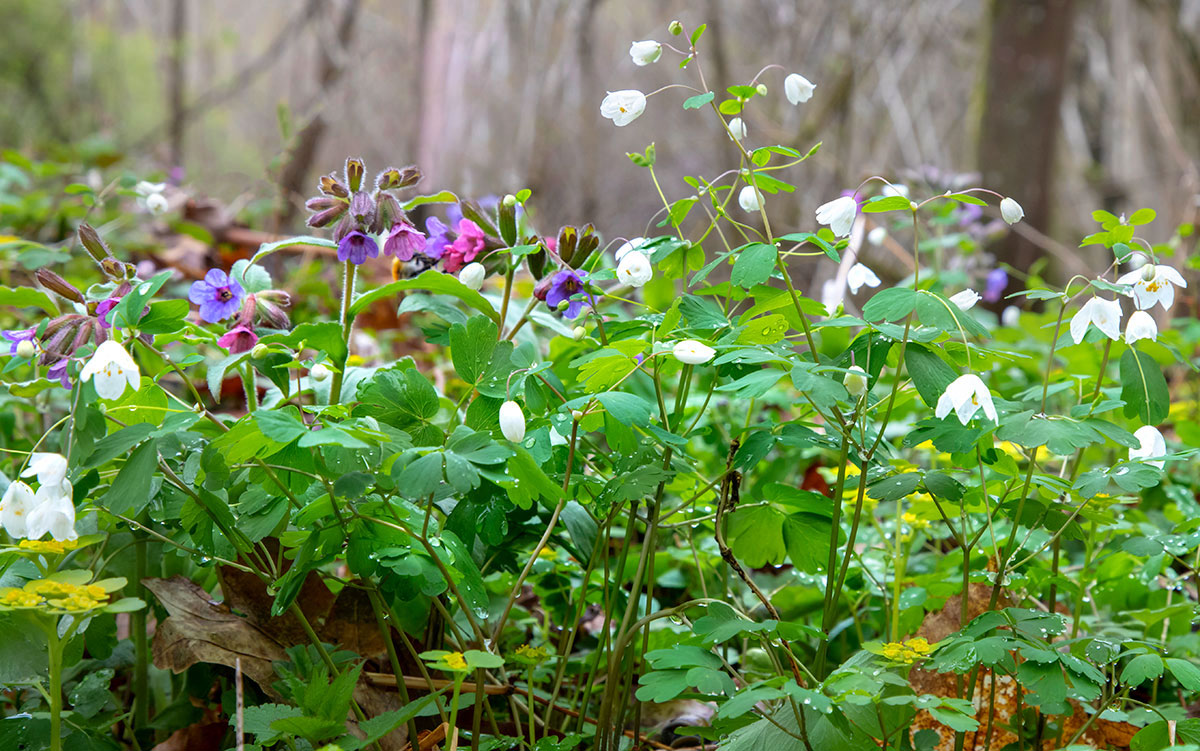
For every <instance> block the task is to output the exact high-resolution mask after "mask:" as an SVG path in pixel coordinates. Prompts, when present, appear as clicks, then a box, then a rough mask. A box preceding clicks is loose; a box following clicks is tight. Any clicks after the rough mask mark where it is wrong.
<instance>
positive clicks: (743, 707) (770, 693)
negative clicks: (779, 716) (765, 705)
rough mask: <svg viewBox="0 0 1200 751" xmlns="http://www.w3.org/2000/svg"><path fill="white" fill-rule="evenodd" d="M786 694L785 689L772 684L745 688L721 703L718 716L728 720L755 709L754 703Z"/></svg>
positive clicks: (778, 697)
mask: <svg viewBox="0 0 1200 751" xmlns="http://www.w3.org/2000/svg"><path fill="white" fill-rule="evenodd" d="M784 696H786V694H784V693H783V691H781V690H779V689H777V688H773V687H771V686H753V687H749V688H744V689H742V690H741V691H738V692H737V693H736V694H734V695H733V696H732V697H731V698H730V699H729V701H727V702H725V703H724V704H722V705H721V708H720V709H719V710H718V711H717V717H719V718H720V719H722V720H728V719H731V718H734V717H741V716H742V715H744V714H746V713H747V712H749V711H750V710H752V709H754V705H755V704H758V703H759V702H760V701H771V700H773V699H780V698H783V697H784Z"/></svg>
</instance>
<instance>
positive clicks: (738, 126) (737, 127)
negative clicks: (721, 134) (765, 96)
mask: <svg viewBox="0 0 1200 751" xmlns="http://www.w3.org/2000/svg"><path fill="white" fill-rule="evenodd" d="M729 133H730V134H731V135H732V136H733V140H735V141H740V140H742V139H743V138H745V137H746V123H745V122H743V121H742V118H740V117H735V118H733V119H732V120H730V121H729Z"/></svg>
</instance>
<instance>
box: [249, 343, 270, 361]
mask: <svg viewBox="0 0 1200 751" xmlns="http://www.w3.org/2000/svg"><path fill="white" fill-rule="evenodd" d="M270 351H271V348H270V347H268V346H267V345H265V344H255V345H254V347H253V348H251V350H250V356H251V357H253V358H254V359H255V360H261V359H263V358H264V357H266V356H267V353H268V352H270Z"/></svg>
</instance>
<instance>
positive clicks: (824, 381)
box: [792, 362, 850, 409]
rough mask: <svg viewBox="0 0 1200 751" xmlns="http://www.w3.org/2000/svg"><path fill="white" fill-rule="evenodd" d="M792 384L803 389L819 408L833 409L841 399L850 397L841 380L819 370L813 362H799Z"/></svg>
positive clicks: (793, 373) (793, 371) (794, 370)
mask: <svg viewBox="0 0 1200 751" xmlns="http://www.w3.org/2000/svg"><path fill="white" fill-rule="evenodd" d="M792 385H794V386H795V387H796V388H797V389H799V390H800V391H803V392H804V393H805V395H806V396H808V398H809V399H811V400H812V402H813V404H815V405H817V407H818V408H819V409H831V408H832V407H833V406H834V405H835V404H837V403H838V402H839V401H845V400H846V399H849V398H850V395H849V394H848V393H847V392H846V387H845V386H843V385H842V383H841V381H839V380H834V379H833V378H830V377H829V376H828V375H824V374H822V373H820V372H819V369H818V366H817V365H816V364H814V363H811V362H797V363H796V365H795V366H794V367H793V368H792Z"/></svg>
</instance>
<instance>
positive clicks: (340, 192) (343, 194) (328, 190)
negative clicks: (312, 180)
mask: <svg viewBox="0 0 1200 751" xmlns="http://www.w3.org/2000/svg"><path fill="white" fill-rule="evenodd" d="M320 190H321V192H322V193H324V194H325V195H327V196H333V197H334V198H349V197H350V191H349V190H348V189H347V188H346V186H345V184H344V183H343V182H342V181H341V180H339V179H338V177H337V175H336V174H335V173H333V172H330V173H329V174H328V175H324V176H322V177H321V183H320Z"/></svg>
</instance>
